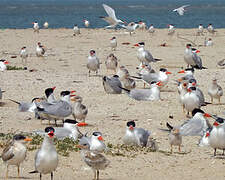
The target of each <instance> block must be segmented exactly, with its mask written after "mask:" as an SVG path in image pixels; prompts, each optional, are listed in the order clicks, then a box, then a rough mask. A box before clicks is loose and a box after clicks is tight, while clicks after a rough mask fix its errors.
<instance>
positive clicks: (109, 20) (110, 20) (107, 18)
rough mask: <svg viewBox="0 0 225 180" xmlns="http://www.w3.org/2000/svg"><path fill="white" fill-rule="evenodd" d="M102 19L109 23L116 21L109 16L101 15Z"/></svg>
mask: <svg viewBox="0 0 225 180" xmlns="http://www.w3.org/2000/svg"><path fill="white" fill-rule="evenodd" d="M101 19H103V20H104V21H106V22H107V23H109V24H115V23H116V22H115V21H114V20H113V19H112V18H111V17H101Z"/></svg>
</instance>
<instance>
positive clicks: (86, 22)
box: [83, 19, 90, 28]
mask: <svg viewBox="0 0 225 180" xmlns="http://www.w3.org/2000/svg"><path fill="white" fill-rule="evenodd" d="M83 21H84V26H85V27H86V28H88V27H89V25H90V23H89V21H88V20H87V19H84V20H83Z"/></svg>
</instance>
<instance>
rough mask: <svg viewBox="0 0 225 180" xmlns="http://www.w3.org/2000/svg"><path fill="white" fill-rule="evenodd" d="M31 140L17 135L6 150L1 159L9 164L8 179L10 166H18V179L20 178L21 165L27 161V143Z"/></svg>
mask: <svg viewBox="0 0 225 180" xmlns="http://www.w3.org/2000/svg"><path fill="white" fill-rule="evenodd" d="M31 140H32V139H30V138H26V137H25V136H23V135H21V134H17V135H15V136H13V140H12V141H11V142H9V144H8V145H7V146H6V147H5V148H4V150H3V152H2V155H1V157H2V160H3V161H4V162H5V163H6V164H7V170H6V179H7V178H8V168H9V165H15V166H17V170H18V171H17V172H18V178H20V164H21V163H22V162H23V161H24V160H25V158H26V154H27V148H26V146H25V143H26V142H28V141H31Z"/></svg>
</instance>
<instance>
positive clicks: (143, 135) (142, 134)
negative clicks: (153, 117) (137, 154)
mask: <svg viewBox="0 0 225 180" xmlns="http://www.w3.org/2000/svg"><path fill="white" fill-rule="evenodd" d="M135 130H136V131H137V135H138V138H139V140H140V143H141V146H146V145H147V143H148V137H149V136H150V132H149V131H147V130H145V129H143V128H136V129H135Z"/></svg>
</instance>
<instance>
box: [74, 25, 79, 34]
mask: <svg viewBox="0 0 225 180" xmlns="http://www.w3.org/2000/svg"><path fill="white" fill-rule="evenodd" d="M79 34H80V28H79V27H78V25H77V24H75V25H74V27H73V35H74V36H76V35H79Z"/></svg>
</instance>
